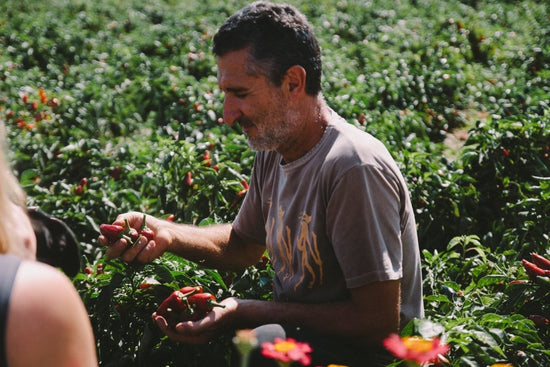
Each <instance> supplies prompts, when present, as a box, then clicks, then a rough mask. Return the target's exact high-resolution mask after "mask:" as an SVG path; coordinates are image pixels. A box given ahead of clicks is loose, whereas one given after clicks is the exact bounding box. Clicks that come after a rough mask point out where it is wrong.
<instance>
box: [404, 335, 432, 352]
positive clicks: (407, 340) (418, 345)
mask: <svg viewBox="0 0 550 367" xmlns="http://www.w3.org/2000/svg"><path fill="white" fill-rule="evenodd" d="M403 344H405V347H407V349H408V350H413V351H415V352H418V353H425V352H429V351H430V350H432V342H431V341H430V340H426V339H424V338H421V337H418V336H406V337H404V338H403Z"/></svg>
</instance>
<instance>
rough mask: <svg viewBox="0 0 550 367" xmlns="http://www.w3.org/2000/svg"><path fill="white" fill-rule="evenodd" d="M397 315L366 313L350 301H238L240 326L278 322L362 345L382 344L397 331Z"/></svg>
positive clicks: (381, 310) (386, 312) (382, 311)
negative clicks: (315, 302) (385, 338)
mask: <svg viewBox="0 0 550 367" xmlns="http://www.w3.org/2000/svg"><path fill="white" fill-rule="evenodd" d="M396 318H397V320H398V314H397V315H395V314H393V315H388V310H383V309H379V310H378V311H377V312H369V313H367V311H366V310H363V309H360V308H358V307H357V306H356V305H354V304H353V303H352V302H351V301H344V302H332V303H320V304H303V303H283V302H272V301H260V300H239V301H238V307H237V316H236V319H237V322H238V324H239V325H238V326H239V327H243V328H253V327H256V326H259V325H262V324H268V323H278V324H284V325H289V326H297V327H302V328H304V329H308V330H311V331H313V332H317V333H319V334H325V335H331V336H335V337H343V338H350V340H353V341H356V342H357V344H358V345H362V346H373V345H379V344H380V343H381V341H382V339H383V338H384V337H386V336H387V335H388V334H389V333H390V332H395V331H397V328H398V321H397V320H396Z"/></svg>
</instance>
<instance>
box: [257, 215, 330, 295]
mask: <svg viewBox="0 0 550 367" xmlns="http://www.w3.org/2000/svg"><path fill="white" fill-rule="evenodd" d="M277 214H278V215H277V216H278V219H277V220H276V219H275V218H273V219H272V220H271V223H269V224H268V226H267V227H268V228H267V229H268V233H269V235H270V236H269V237H271V238H273V239H274V242H275V245H274V246H273V248H272V251H277V252H278V256H271V258H272V259H278V260H279V261H278V263H279V262H280V264H277V265H279V266H276V267H275V271H276V272H277V275H278V276H279V277H280V278H281V280H282V281H283V282H286V281H289V280H291V281H293V283H295V284H294V290H295V291H296V289H298V287H299V286H300V285H301V284H302V283H303V282H304V281H305V277H306V273H309V275H310V279H311V280H310V281H309V283H308V284H307V287H308V288H310V289H311V288H313V286H314V285H315V283H318V284H322V283H323V262H322V260H321V255H320V253H319V248H318V246H317V235H316V234H315V233H312V232H310V229H309V224H310V223H311V215H308V214H307V213H305V212H303V213H302V214H301V215H300V226H299V232H298V234H297V236H293V235H292V230H291V228H289V227H288V226H284V227H283V225H278V226H277V225H276V224H277V223H279V224H282V223H284V222H283V217H284V214H285V212H284V210H283V209H282V208H281V207H279V210H278V213H277ZM275 227H276V228H275ZM274 230H275V231H276V232H275V236H273V235H272V234H273V231H274ZM293 238H296V241H297V242H296V244H295V245H293V244H292V239H293ZM293 248H294V249H295V251H296V254H295V255H296V256H297V259H294V260H296V261H299V264H297V265H298V268H297V269H296V268H295V267H293V266H292V260H293V258H292V257H293V256H292V254H293ZM274 265H275V264H274ZM296 277H299V278H298V279H294V278H296ZM292 279H294V280H292Z"/></svg>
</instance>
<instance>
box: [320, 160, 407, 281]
mask: <svg viewBox="0 0 550 367" xmlns="http://www.w3.org/2000/svg"><path fill="white" fill-rule="evenodd" d="M400 197H401V196H400V183H399V179H398V178H397V177H395V174H394V173H393V172H392V171H391V169H389V168H387V167H384V166H375V165H367V164H365V165H357V166H354V167H352V168H351V169H349V170H348V171H346V172H345V173H344V174H343V175H342V176H341V179H340V180H339V181H338V182H337V183H336V186H335V188H334V190H333V192H332V195H331V197H330V200H329V202H328V207H327V231H328V236H329V238H330V239H331V242H332V244H333V248H334V252H335V254H336V257H337V259H338V262H339V264H340V266H341V268H342V271H343V273H344V278H345V280H346V284H347V286H348V288H356V287H359V286H362V285H365V284H367V283H370V282H373V281H384V280H393V279H400V278H401V277H402V244H401V231H400Z"/></svg>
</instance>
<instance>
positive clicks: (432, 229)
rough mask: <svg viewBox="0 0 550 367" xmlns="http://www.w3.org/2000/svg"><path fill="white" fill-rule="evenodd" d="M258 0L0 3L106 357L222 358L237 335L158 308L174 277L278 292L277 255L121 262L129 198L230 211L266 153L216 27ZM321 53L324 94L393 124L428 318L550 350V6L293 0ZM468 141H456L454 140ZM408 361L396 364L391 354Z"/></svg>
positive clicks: (520, 362)
mask: <svg viewBox="0 0 550 367" xmlns="http://www.w3.org/2000/svg"><path fill="white" fill-rule="evenodd" d="M246 3H247V2H245V1H243V0H229V1H227V0H226V1H221V0H213V1H206V2H204V1H203V2H187V1H180V2H174V1H163V0H152V1H147V2H143V1H138V0H121V1H113V0H100V1H94V2H89V1H80V0H76V1H65V0H52V1H49V2H40V1H37V0H30V1H24V2H16V1H4V2H0V120H1V122H2V124H3V125H5V127H6V131H7V142H8V145H9V148H10V149H9V159H10V161H11V162H12V167H13V170H14V172H15V173H16V175H17V176H18V178H19V179H20V182H21V184H22V186H23V188H24V190H25V192H26V194H27V199H28V203H29V205H35V206H38V207H40V208H41V209H42V210H43V211H45V212H48V213H50V214H52V215H54V216H56V217H58V218H60V219H61V220H63V221H65V222H66V223H67V224H68V225H69V226H70V227H71V229H72V230H73V232H74V233H75V234H76V236H77V237H78V240H79V241H80V244H81V249H82V259H81V264H80V265H81V269H82V272H81V273H79V274H78V275H77V276H75V277H74V279H73V281H74V284H75V287H76V288H77V289H78V291H79V293H80V294H81V296H82V299H83V301H84V303H85V305H86V307H87V309H88V312H89V315H90V318H91V321H92V325H93V328H94V332H95V336H96V342H97V350H98V356H99V361H100V365H101V366H148V367H150V366H152V367H155V366H222V365H229V364H230V362H231V361H232V360H233V358H235V355H234V353H233V350H232V348H231V345H230V344H231V338H232V336H233V335H230V334H231V333H229V332H228V334H227V335H220V337H219V338H216V339H215V340H213V341H212V342H211V343H210V344H208V345H205V346H189V345H182V344H177V343H174V342H171V341H170V340H168V339H167V338H166V337H164V336H163V335H160V334H159V332H158V330H157V328H156V326H155V325H153V324H152V320H151V314H152V313H153V312H154V311H155V310H157V308H158V307H159V305H160V304H161V303H162V301H163V300H164V299H166V298H167V297H168V296H169V295H170V294H171V293H172V292H173V291H174V290H178V289H180V288H181V287H183V286H186V285H197V286H198V285H200V286H203V287H204V291H205V292H206V293H210V294H212V295H213V296H214V297H215V298H217V299H223V298H225V297H229V296H236V297H250V298H257V299H266V300H269V299H271V297H272V294H271V277H272V269H271V267H270V263H269V259H267V257H264V258H263V259H259V262H258V264H256V265H255V266H252V267H250V268H248V269H246V270H244V271H242V272H238V273H224V272H218V271H216V270H213V269H207V268H204V267H202V266H200V265H199V264H194V263H191V262H188V261H186V260H184V259H181V258H177V257H175V256H173V255H170V254H166V255H164V256H162V257H161V258H159V259H156V260H155V261H154V262H153V263H151V264H146V265H137V264H127V263H124V262H123V261H121V260H119V259H113V260H108V259H107V258H106V257H105V256H104V249H103V248H101V247H100V246H99V245H98V242H97V237H98V236H99V233H100V225H101V224H111V223H112V222H113V221H114V220H115V218H116V216H117V215H118V214H120V213H121V212H125V211H129V210H140V211H143V212H144V213H146V215H153V216H158V217H161V218H169V219H170V220H174V221H177V222H181V223H193V224H196V225H205V224H210V223H222V222H227V221H231V220H232V219H233V218H234V217H235V215H236V213H237V212H238V209H239V207H240V205H241V203H242V200H243V198H244V197H245V195H246V192H247V190H248V181H249V179H250V175H251V169H252V162H253V160H254V152H253V151H252V150H250V149H249V147H248V145H247V142H246V137H245V136H244V135H243V134H242V133H241V131H240V130H239V127H238V126H234V127H229V126H226V125H225V124H223V93H222V92H221V91H220V90H219V88H218V86H217V80H216V60H215V58H214V56H213V55H212V53H211V51H210V50H211V39H212V36H213V34H214V33H215V32H216V29H217V27H219V25H220V24H221V23H222V22H223V21H224V20H225V18H226V17H227V16H228V15H229V14H231V13H233V12H234V11H235V10H237V9H239V8H241V7H242V6H244V5H245V4H246ZM292 3H293V4H294V5H296V6H297V7H298V8H300V9H301V10H302V11H303V12H304V13H305V14H306V15H307V16H308V18H309V20H310V21H311V23H312V25H313V27H314V29H315V32H316V34H317V36H318V38H319V42H320V45H321V49H322V54H323V64H324V68H323V70H324V73H323V79H322V83H323V90H324V97H325V99H326V100H327V102H328V104H329V105H330V106H331V107H332V108H333V109H334V110H335V111H336V112H338V113H339V114H340V115H342V116H343V117H344V118H346V119H347V120H348V121H349V123H351V124H353V125H355V126H356V127H357V128H359V129H362V130H365V131H367V132H369V133H371V134H373V135H375V136H376V137H377V138H379V139H380V140H382V141H383V142H384V143H385V144H386V146H387V147H388V149H389V150H390V152H391V154H392V155H393V156H394V158H395V160H396V162H397V164H398V165H399V167H400V169H401V171H402V172H403V175H404V177H405V179H406V181H407V183H408V186H409V190H410V194H411V200H412V203H413V206H414V208H415V214H416V220H417V224H418V235H419V242H420V247H421V251H422V270H423V273H424V279H425V280H424V301H425V306H426V318H425V319H422V320H415V321H414V322H413V323H411V324H410V325H407V326H406V327H405V329H404V330H403V332H402V334H403V336H409V335H419V336H422V337H423V338H427V339H428V338H434V337H438V338H441V340H442V341H443V342H445V343H447V344H448V345H449V347H450V351H449V353H448V355H446V357H447V358H448V359H449V363H450V365H452V366H463V365H468V366H487V365H491V364H495V363H510V364H512V365H514V366H540V365H545V364H550V356H549V352H548V350H550V341H549V337H548V335H549V331H548V327H549V326H548V323H547V322H546V320H548V319H550V310H548V308H547V306H546V305H548V304H550V299H549V292H548V286H547V278H546V277H538V278H537V277H535V278H533V277H532V276H531V277H530V276H529V274H528V273H527V270H526V268H524V266H523V263H522V260H526V261H529V262H533V259H532V258H531V254H532V253H537V254H539V255H540V256H542V257H545V258H550V256H549V255H550V251H549V244H550V242H549V241H550V239H549V237H548V234H549V233H550V221H549V220H548V218H547V217H548V213H550V158H549V155H550V148H549V142H550V136H549V135H550V128H549V124H550V122H549V121H550V97H549V96H550V37H548V34H550V17H548V9H547V5H546V4H545V3H544V2H537V1H534V0H522V1H517V2H506V1H491V0H487V1H465V0H463V1H460V0H449V1H444V2H441V1H435V0H406V1H399V2H392V3H388V2H386V1H381V0H373V1H368V2H366V1H361V0H346V1H336V0H320V1H315V2H310V1H305V0H295V1H292ZM453 142H454V143H453ZM395 363H396V364H399V363H400V362H399V361H396V362H395Z"/></svg>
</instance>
